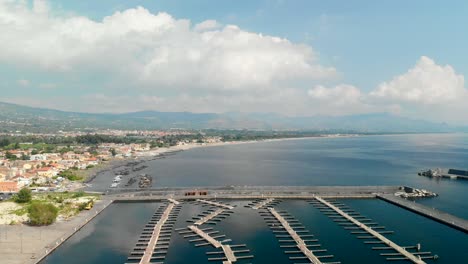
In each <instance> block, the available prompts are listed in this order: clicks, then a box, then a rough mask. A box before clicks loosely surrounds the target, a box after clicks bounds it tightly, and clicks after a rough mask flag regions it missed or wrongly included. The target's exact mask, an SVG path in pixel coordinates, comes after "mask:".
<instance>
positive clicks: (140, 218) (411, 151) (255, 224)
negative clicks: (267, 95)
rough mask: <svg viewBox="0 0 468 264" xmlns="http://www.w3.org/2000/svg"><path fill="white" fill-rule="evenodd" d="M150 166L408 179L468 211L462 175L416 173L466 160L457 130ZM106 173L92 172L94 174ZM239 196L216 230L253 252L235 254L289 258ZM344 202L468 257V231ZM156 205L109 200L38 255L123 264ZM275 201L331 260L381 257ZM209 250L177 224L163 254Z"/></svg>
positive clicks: (403, 238) (204, 181) (382, 206)
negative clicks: (97, 212)
mask: <svg viewBox="0 0 468 264" xmlns="http://www.w3.org/2000/svg"><path fill="white" fill-rule="evenodd" d="M146 165H148V166H149V167H148V168H147V169H145V170H144V171H142V172H139V173H149V174H151V175H153V177H154V181H153V182H154V184H155V186H161V187H162V186H224V185H409V186H414V187H418V188H426V189H429V190H431V191H435V192H437V193H439V194H440V196H439V197H437V198H433V199H426V200H423V201H420V202H421V203H424V204H426V205H429V206H432V207H436V208H439V209H442V210H445V211H448V212H450V213H452V214H455V215H458V216H460V217H463V218H468V204H467V202H466V201H468V199H467V198H468V181H461V180H457V181H455V180H440V181H438V180H433V179H429V178H426V177H420V176H417V175H416V173H417V171H419V170H420V169H423V168H429V167H444V168H449V167H453V168H460V169H467V168H468V136H467V135H463V134H460V135H448V134H442V135H398V136H369V137H356V138H338V139H307V140H291V141H282V142H265V143H257V144H245V145H235V146H225V147H213V148H202V149H195V150H190V151H186V152H182V153H178V154H177V155H175V156H171V157H168V158H165V159H161V160H155V161H151V162H147V163H146ZM111 176H112V175H107V176H100V177H107V178H109V177H111ZM107 178H106V179H107ZM102 180H103V179H102V178H99V177H98V181H102ZM235 203H236V204H237V205H238V206H237V207H236V209H235V213H234V214H232V215H231V216H230V217H228V218H226V219H225V220H223V221H222V222H220V223H219V224H218V225H216V226H214V229H215V230H219V231H220V233H222V234H225V235H226V237H227V238H230V239H232V240H233V242H234V244H247V247H248V248H249V249H250V251H251V253H252V254H253V255H255V258H254V259H252V260H248V261H244V262H239V263H249V262H251V263H292V262H290V261H289V260H288V258H287V255H285V254H284V253H283V249H281V248H279V244H278V241H277V239H276V238H275V237H274V235H273V233H272V232H271V230H270V229H269V228H268V227H267V226H266V223H265V221H264V220H263V218H262V217H261V216H260V215H259V213H258V212H257V211H254V210H251V209H248V208H244V207H243V205H244V204H245V203H246V202H245V201H238V202H235ZM344 203H346V204H348V205H349V206H351V207H352V208H354V209H356V210H357V211H359V212H360V213H362V214H363V215H366V216H369V217H370V218H372V219H373V220H375V221H376V222H378V223H379V224H381V225H383V226H386V227H387V230H392V231H395V233H394V234H392V235H388V237H389V238H390V239H392V240H395V241H396V242H398V243H399V244H401V245H415V244H416V243H421V244H422V246H423V251H431V252H433V253H434V254H437V255H439V256H440V259H439V260H438V261H437V262H432V261H428V263H468V261H467V260H468V251H467V250H466V249H467V248H468V236H467V235H466V234H464V233H462V232H459V231H456V230H453V229H451V228H448V227H446V226H444V225H441V224H438V223H436V222H434V221H431V220H428V219H426V218H424V217H421V216H419V215H416V214H413V213H411V212H408V211H405V210H403V209H401V208H398V207H396V206H393V205H390V204H388V203H385V202H383V201H379V200H345V201H344ZM159 206H160V204H153V203H141V204H114V205H112V206H111V207H110V208H109V209H107V210H106V211H105V212H103V213H102V214H101V215H100V216H99V217H97V218H96V219H95V220H94V221H93V222H92V223H91V224H89V225H87V226H86V227H85V228H83V230H82V231H80V232H79V233H77V234H76V235H75V236H73V237H72V238H71V239H70V240H68V241H67V242H66V243H64V245H63V246H61V247H60V248H59V249H58V250H57V251H56V252H55V253H54V254H52V255H51V256H50V257H49V258H48V259H47V260H46V261H44V263H47V264H50V263H54V264H55V263H124V262H125V260H126V257H127V256H128V253H129V252H130V251H131V249H132V247H133V246H134V245H135V242H136V239H137V237H138V235H139V234H140V232H141V230H142V228H143V226H144V224H145V223H146V222H148V220H149V218H150V216H151V214H152V213H153V212H154V210H156V209H157V208H158V207H159ZM278 208H282V209H285V210H287V211H288V212H289V213H290V214H291V215H293V216H294V217H295V218H296V219H297V220H299V221H300V222H301V223H302V224H303V225H304V226H305V227H307V229H308V230H310V231H311V234H314V235H315V236H316V238H318V239H319V241H320V242H319V243H320V244H322V248H325V249H327V250H328V253H329V254H332V255H335V257H336V258H335V259H333V261H341V262H342V263H351V264H354V263H356V264H357V263H386V261H385V260H384V258H383V257H381V256H379V254H378V253H379V252H377V251H373V250H371V249H370V248H371V247H370V246H369V245H365V244H364V243H362V240H360V239H357V238H356V236H355V235H352V234H350V233H349V232H348V231H346V230H345V229H344V228H343V227H342V226H339V225H337V224H336V223H335V222H333V221H331V220H330V219H329V218H328V217H326V216H325V215H323V214H322V213H321V212H320V211H318V210H317V209H316V208H314V207H313V206H312V205H310V204H308V203H307V202H306V201H283V202H282V203H280V204H279V205H278ZM203 210H206V208H202V207H201V206H199V205H192V204H184V206H183V210H182V211H181V213H180V215H179V218H178V221H177V223H176V227H184V226H186V225H187V223H186V222H185V221H186V220H187V219H190V218H191V217H192V216H195V215H197V214H199V213H200V212H202V211H203ZM207 251H213V250H212V249H210V248H207V247H201V248H197V247H194V245H193V244H191V243H189V242H188V240H187V239H185V238H183V237H182V236H181V235H179V234H177V233H174V234H173V236H172V240H171V248H170V250H169V251H168V254H167V258H166V263H188V262H192V263H208V261H207V256H206V255H205V253H206V252H207ZM83 252H86V254H83ZM65 260H66V261H65ZM330 261H332V260H330ZM296 262H297V261H296ZM299 262H300V261H299ZM394 263H395V262H394Z"/></svg>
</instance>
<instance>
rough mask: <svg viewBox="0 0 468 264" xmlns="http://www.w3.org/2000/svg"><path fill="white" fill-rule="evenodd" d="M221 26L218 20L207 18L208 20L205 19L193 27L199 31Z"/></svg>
mask: <svg viewBox="0 0 468 264" xmlns="http://www.w3.org/2000/svg"><path fill="white" fill-rule="evenodd" d="M221 27H222V25H221V24H220V23H218V21H216V20H212V19H209V20H205V21H203V22H201V23H198V24H196V25H195V27H194V30H195V31H199V32H200V31H208V30H215V29H219V28H221Z"/></svg>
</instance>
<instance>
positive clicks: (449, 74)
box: [371, 56, 467, 104]
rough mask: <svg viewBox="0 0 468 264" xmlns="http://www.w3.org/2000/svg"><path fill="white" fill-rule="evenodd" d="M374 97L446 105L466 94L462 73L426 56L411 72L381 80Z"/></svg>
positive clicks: (373, 93)
mask: <svg viewBox="0 0 468 264" xmlns="http://www.w3.org/2000/svg"><path fill="white" fill-rule="evenodd" d="M371 96H373V97H376V98H381V99H385V100H393V101H402V102H415V103H423V104H445V103H447V102H454V101H458V100H460V99H461V98H465V97H466V96H467V90H466V89H465V87H464V77H463V75H460V74H457V73H456V72H455V70H454V69H453V68H452V66H450V65H445V66H440V65H437V64H436V63H435V62H434V61H433V60H432V59H431V58H428V57H426V56H423V57H421V58H420V59H419V61H418V62H417V63H416V65H415V66H414V67H413V68H411V69H410V70H408V72H406V73H404V74H402V75H399V76H396V77H395V78H393V80H391V81H389V82H383V83H381V84H380V85H379V86H378V88H377V89H376V90H374V91H372V92H371Z"/></svg>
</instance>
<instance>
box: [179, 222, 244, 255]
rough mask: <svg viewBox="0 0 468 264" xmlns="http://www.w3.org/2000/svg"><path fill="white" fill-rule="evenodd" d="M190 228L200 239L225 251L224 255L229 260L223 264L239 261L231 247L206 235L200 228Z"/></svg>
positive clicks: (192, 226)
mask: <svg viewBox="0 0 468 264" xmlns="http://www.w3.org/2000/svg"><path fill="white" fill-rule="evenodd" d="M188 228H189V229H190V230H192V231H193V232H195V233H196V234H197V235H199V236H200V237H202V238H203V239H205V240H206V241H207V242H208V243H210V244H211V245H213V246H214V247H215V248H221V249H222V250H223V252H224V255H225V256H226V259H227V260H226V261H223V264H231V263H233V262H236V261H237V258H236V256H234V252H233V251H232V249H231V247H230V246H229V245H223V244H221V242H219V241H218V240H216V239H214V238H213V237H211V236H210V235H208V234H207V233H205V232H204V231H203V230H201V229H199V228H198V227H196V226H194V225H191V226H188Z"/></svg>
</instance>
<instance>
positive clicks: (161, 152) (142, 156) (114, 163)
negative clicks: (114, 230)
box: [76, 134, 360, 190]
mask: <svg viewBox="0 0 468 264" xmlns="http://www.w3.org/2000/svg"><path fill="white" fill-rule="evenodd" d="M358 136H360V135H357V134H336V135H323V136H310V137H288V138H273V139H262V140H248V141H227V142H216V143H188V144H183V145H176V146H171V147H167V148H157V149H154V150H149V151H145V152H140V153H138V154H137V155H135V156H133V157H131V158H123V159H117V158H114V159H111V160H109V161H106V163H102V164H100V165H102V168H100V169H99V170H97V171H95V172H91V174H90V175H89V176H88V177H87V178H86V179H85V180H84V181H83V182H82V186H81V187H79V188H77V189H76V190H82V189H84V188H86V187H87V185H88V184H92V183H93V181H94V180H95V179H96V177H98V176H99V175H100V174H103V173H105V172H109V171H113V170H115V169H117V168H119V167H125V166H127V165H128V164H129V163H130V162H139V161H143V162H145V161H150V160H155V159H161V158H164V157H166V156H169V155H173V154H176V153H178V152H182V151H188V150H192V149H198V148H211V147H224V146H235V145H245V144H255V143H269V142H282V141H292V140H305V139H324V138H350V137H358Z"/></svg>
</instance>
